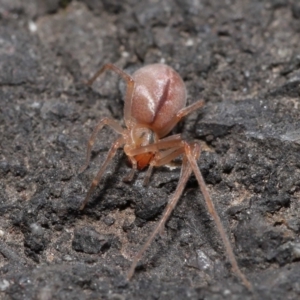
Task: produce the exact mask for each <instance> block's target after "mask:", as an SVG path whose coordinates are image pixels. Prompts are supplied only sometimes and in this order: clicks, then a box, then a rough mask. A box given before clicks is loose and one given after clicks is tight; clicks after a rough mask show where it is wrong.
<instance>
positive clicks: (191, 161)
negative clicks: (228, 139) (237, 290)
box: [185, 143, 252, 290]
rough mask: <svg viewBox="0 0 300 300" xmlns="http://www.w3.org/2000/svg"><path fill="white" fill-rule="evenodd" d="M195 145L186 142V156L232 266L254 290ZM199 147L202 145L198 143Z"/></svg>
mask: <svg viewBox="0 0 300 300" xmlns="http://www.w3.org/2000/svg"><path fill="white" fill-rule="evenodd" d="M195 145H197V144H196V143H194V144H191V145H190V144H188V143H186V144H185V153H186V157H187V159H188V161H189V164H190V166H191V168H192V170H193V172H194V174H195V176H196V179H197V181H198V184H199V186H200V190H201V192H202V194H203V197H204V200H205V203H206V206H207V209H208V211H209V213H210V215H211V216H212V217H213V219H214V221H215V223H216V226H217V229H218V231H219V233H220V236H221V239H222V242H223V244H224V246H225V249H226V253H227V256H228V259H229V261H230V263H231V266H232V269H233V271H234V272H235V274H236V275H237V276H238V277H239V278H240V279H241V281H242V282H243V283H244V285H245V286H246V287H247V288H248V289H249V290H252V285H251V283H250V282H249V281H248V279H247V278H246V276H245V275H244V274H243V273H242V271H241V270H240V268H239V266H238V263H237V261H236V258H235V255H234V253H233V249H232V247H231V243H230V241H229V239H228V236H227V234H226V232H225V229H224V227H223V225H222V222H221V219H220V217H219V215H218V213H217V211H216V209H215V206H214V203H213V201H212V199H211V197H210V195H209V193H208V190H207V186H206V184H205V181H204V179H203V176H202V174H201V172H200V170H199V167H198V165H197V161H196V159H197V157H195V155H194V154H193V148H194V147H195ZM198 147H200V146H199V145H198Z"/></svg>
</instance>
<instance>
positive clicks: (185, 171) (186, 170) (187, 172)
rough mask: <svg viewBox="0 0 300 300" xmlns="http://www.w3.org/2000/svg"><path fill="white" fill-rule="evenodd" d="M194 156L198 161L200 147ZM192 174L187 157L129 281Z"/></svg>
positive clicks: (195, 149)
mask: <svg viewBox="0 0 300 300" xmlns="http://www.w3.org/2000/svg"><path fill="white" fill-rule="evenodd" d="M175 151H176V150H175ZM192 155H193V156H194V157H195V159H197V158H198V157H199V155H200V147H198V145H195V147H194V149H193V154H192ZM169 159H171V156H169ZM191 173H192V168H191V166H190V164H189V162H188V160H187V159H186V157H184V158H183V162H182V168H181V174H180V179H179V181H178V185H177V188H176V190H175V192H174V194H173V195H172V197H171V198H170V200H169V202H168V204H167V206H166V208H165V210H164V212H163V215H162V217H161V219H160V221H159V222H158V224H157V226H156V227H155V229H154V230H153V232H152V233H151V235H150V237H149V238H148V240H147V241H146V243H145V244H144V245H143V247H142V248H141V250H140V251H139V252H138V253H137V255H136V256H135V258H134V260H133V262H132V264H131V267H130V269H129V272H128V274H127V279H128V280H130V279H131V277H132V276H133V274H134V271H135V268H136V266H137V264H138V262H139V261H140V259H141V258H142V256H143V254H144V253H145V251H146V250H147V249H148V247H149V246H150V245H151V243H152V242H153V240H154V239H155V237H156V236H157V234H158V233H159V232H161V231H162V230H163V228H164V226H165V223H166V221H167V220H168V218H169V217H170V215H171V213H172V211H173V210H174V208H175V207H176V205H177V203H178V200H179V198H180V196H181V195H182V193H183V190H184V188H185V186H186V183H187V181H188V179H189V178H190V176H191Z"/></svg>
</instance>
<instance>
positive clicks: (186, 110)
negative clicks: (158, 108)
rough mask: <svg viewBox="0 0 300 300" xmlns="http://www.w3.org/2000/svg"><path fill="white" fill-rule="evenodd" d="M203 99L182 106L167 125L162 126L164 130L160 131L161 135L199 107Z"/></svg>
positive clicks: (202, 103)
mask: <svg viewBox="0 0 300 300" xmlns="http://www.w3.org/2000/svg"><path fill="white" fill-rule="evenodd" d="M204 104H205V103H204V101H202V100H199V101H197V102H195V103H193V104H191V105H189V106H187V107H184V108H182V109H181V110H180V111H179V112H178V113H177V114H176V115H175V116H174V117H173V119H172V120H171V121H170V122H169V125H168V126H166V127H165V128H164V131H162V132H161V136H164V135H165V134H166V133H168V132H170V130H171V129H172V128H173V127H174V126H175V125H176V124H177V123H178V122H179V121H180V120H181V119H182V118H183V117H185V116H186V115H188V114H190V113H192V112H193V111H195V110H197V109H199V108H201V107H202V106H203V105H204Z"/></svg>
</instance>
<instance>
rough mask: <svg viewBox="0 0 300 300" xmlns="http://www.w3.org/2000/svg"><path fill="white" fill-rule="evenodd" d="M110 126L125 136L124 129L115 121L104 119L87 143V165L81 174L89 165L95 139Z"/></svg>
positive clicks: (83, 167)
mask: <svg viewBox="0 0 300 300" xmlns="http://www.w3.org/2000/svg"><path fill="white" fill-rule="evenodd" d="M105 125H108V126H110V127H111V128H112V129H114V130H115V131H116V132H117V133H119V134H123V131H124V130H123V128H122V127H121V126H120V125H119V124H118V123H117V122H116V121H115V120H113V119H110V118H103V119H102V120H101V121H100V122H99V123H98V124H97V125H96V127H95V128H94V131H93V133H92V135H91V137H90V138H89V140H88V143H87V151H86V159H85V164H84V165H83V166H82V167H81V168H80V170H79V173H82V172H83V171H84V170H85V169H86V168H87V167H88V165H89V163H90V159H91V152H92V147H93V145H94V143H95V139H96V137H97V134H98V132H99V131H100V130H101V129H102V128H103V127H104V126H105Z"/></svg>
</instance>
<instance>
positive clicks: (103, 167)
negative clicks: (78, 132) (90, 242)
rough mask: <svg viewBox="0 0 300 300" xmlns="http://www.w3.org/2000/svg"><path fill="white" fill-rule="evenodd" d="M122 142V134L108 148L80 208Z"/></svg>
mask: <svg viewBox="0 0 300 300" xmlns="http://www.w3.org/2000/svg"><path fill="white" fill-rule="evenodd" d="M123 144H124V138H123V136H121V137H119V138H118V139H117V140H116V141H115V142H114V143H113V145H112V146H111V148H110V149H109V151H108V153H107V156H106V159H105V161H104V162H103V164H102V166H101V168H100V170H99V171H98V173H97V176H96V177H95V178H94V179H93V181H92V184H91V186H90V188H89V190H88V192H87V194H86V196H85V199H84V200H83V202H82V204H81V206H80V210H83V209H84V207H85V206H86V204H87V202H88V201H89V198H90V196H91V195H92V193H93V192H94V190H95V188H96V186H97V185H98V183H99V181H100V180H101V177H102V176H103V173H104V171H105V169H106V167H107V165H108V164H109V163H110V161H111V160H112V159H113V157H114V156H115V154H116V152H117V149H118V148H120V147H121V146H122V145H123Z"/></svg>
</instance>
